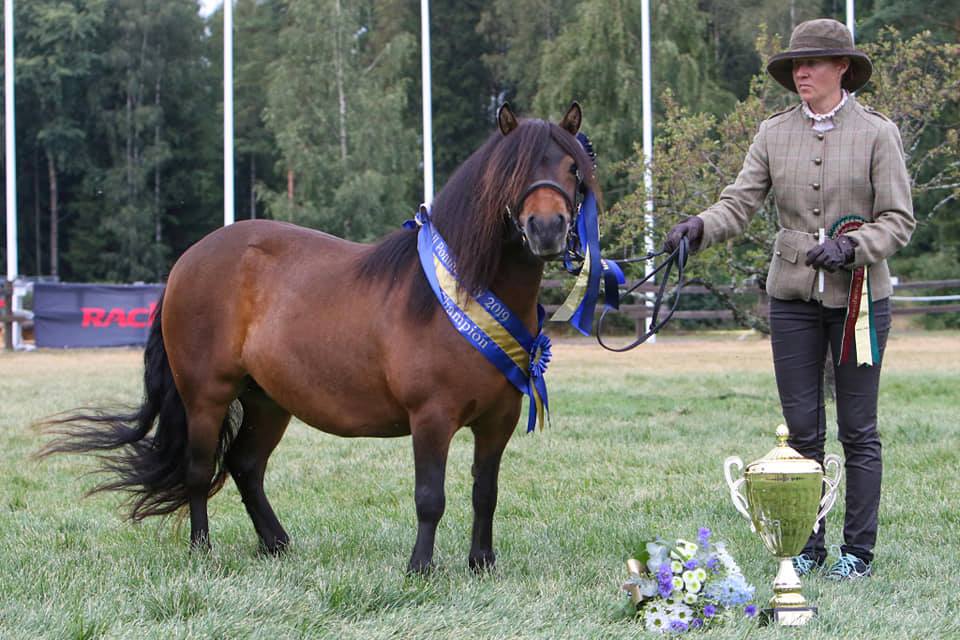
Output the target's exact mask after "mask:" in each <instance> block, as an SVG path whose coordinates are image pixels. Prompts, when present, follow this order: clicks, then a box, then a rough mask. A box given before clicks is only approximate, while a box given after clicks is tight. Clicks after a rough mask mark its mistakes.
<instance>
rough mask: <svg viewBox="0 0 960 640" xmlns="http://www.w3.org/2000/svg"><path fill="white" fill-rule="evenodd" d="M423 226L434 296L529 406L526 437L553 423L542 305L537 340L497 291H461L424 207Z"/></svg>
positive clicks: (420, 248) (420, 245) (421, 241)
mask: <svg viewBox="0 0 960 640" xmlns="http://www.w3.org/2000/svg"><path fill="white" fill-rule="evenodd" d="M404 226H406V227H408V228H413V227H414V226H419V231H418V234H419V235H418V236H417V252H418V254H419V256H420V265H421V266H422V267H423V272H424V274H425V275H426V277H427V281H428V282H429V283H430V288H431V289H433V294H434V295H435V296H436V297H437V300H438V301H439V302H440V306H441V307H442V308H443V310H444V312H445V313H446V314H447V318H448V319H449V320H450V322H451V323H452V324H453V326H454V328H455V329H456V330H457V331H458V332H459V333H460V335H461V336H463V338H464V339H465V340H466V341H467V342H469V343H470V345H471V346H472V347H473V348H474V349H476V350H477V351H479V352H480V353H481V354H482V355H483V356H484V357H485V358H486V359H487V360H488V361H489V362H490V363H491V364H492V365H493V366H495V367H496V368H497V370H499V371H500V373H502V374H503V375H504V376H505V377H506V378H507V380H509V381H510V383H511V384H513V386H515V387H516V388H517V389H519V390H520V392H521V393H523V394H525V395H526V396H527V397H528V398H529V400H530V403H529V404H530V409H529V413H528V417H527V432H528V433H529V432H530V431H533V430H534V429H535V427H536V426H537V425H538V424H539V425H540V428H541V429H543V424H544V418H546V417H549V410H550V409H549V403H548V400H547V384H546V380H545V379H544V373H545V372H546V370H547V365H548V364H549V362H550V338H548V337H547V336H546V335H545V334H544V333H543V317H544V311H543V307H541V306H539V305H537V335H536V336H532V335H530V332H529V331H528V330H527V328H526V326H524V324H523V322H521V321H520V319H519V318H517V316H516V314H514V313H513V312H512V311H511V310H510V309H509V308H508V307H507V305H506V304H504V302H503V301H502V300H501V299H500V298H498V297H497V296H496V295H495V294H494V293H493V292H492V291H489V290H486V291H483V292H481V293H480V294H479V295H476V296H469V295H466V296H465V295H460V294H459V292H458V291H457V276H456V273H457V266H456V259H455V256H454V255H453V254H452V253H451V252H450V248H449V247H448V246H447V243H446V242H445V241H444V240H443V238H442V237H440V234H439V233H438V232H437V230H436V229H435V228H434V227H433V224H431V222H430V215H429V212H428V211H427V209H426V207H421V208H420V211H419V213H417V216H416V219H415V222H408V223H404Z"/></svg>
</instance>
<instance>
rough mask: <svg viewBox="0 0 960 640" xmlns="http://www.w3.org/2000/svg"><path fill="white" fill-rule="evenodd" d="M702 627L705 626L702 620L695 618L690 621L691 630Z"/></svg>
mask: <svg viewBox="0 0 960 640" xmlns="http://www.w3.org/2000/svg"><path fill="white" fill-rule="evenodd" d="M702 626H703V620H701V619H700V618H694V619H693V620H691V621H690V628H691V629H699V628H700V627H702Z"/></svg>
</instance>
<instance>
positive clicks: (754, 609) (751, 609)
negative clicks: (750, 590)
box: [743, 604, 757, 618]
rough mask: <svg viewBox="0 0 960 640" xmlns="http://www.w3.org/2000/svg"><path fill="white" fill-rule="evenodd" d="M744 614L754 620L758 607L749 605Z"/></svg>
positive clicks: (744, 609)
mask: <svg viewBox="0 0 960 640" xmlns="http://www.w3.org/2000/svg"><path fill="white" fill-rule="evenodd" d="M743 612H744V613H745V614H747V617H748V618H752V617H753V616H755V615H757V605H755V604H748V605H747V606H745V607H744V608H743Z"/></svg>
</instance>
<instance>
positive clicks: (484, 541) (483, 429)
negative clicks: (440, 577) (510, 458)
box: [469, 415, 517, 572]
mask: <svg viewBox="0 0 960 640" xmlns="http://www.w3.org/2000/svg"><path fill="white" fill-rule="evenodd" d="M516 424H517V415H513V416H511V417H510V418H507V419H501V420H498V421H496V422H495V423H494V424H490V425H477V426H476V427H474V428H473V433H474V452H473V537H472V539H471V543H470V556H469V563H470V568H471V569H473V570H474V571H478V572H479V571H484V570H486V569H492V568H493V566H494V564H496V561H497V558H496V555H495V554H494V552H493V513H494V511H495V510H496V508H497V480H498V478H499V476H500V459H501V458H502V457H503V450H504V448H505V447H506V446H507V442H508V441H509V440H510V436H511V435H513V430H514V427H515V426H516Z"/></svg>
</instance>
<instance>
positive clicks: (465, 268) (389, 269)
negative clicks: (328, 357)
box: [359, 119, 598, 313]
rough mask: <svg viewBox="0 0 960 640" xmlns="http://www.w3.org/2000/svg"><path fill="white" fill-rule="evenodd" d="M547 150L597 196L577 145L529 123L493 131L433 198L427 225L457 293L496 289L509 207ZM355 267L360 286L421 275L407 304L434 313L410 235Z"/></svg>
mask: <svg viewBox="0 0 960 640" xmlns="http://www.w3.org/2000/svg"><path fill="white" fill-rule="evenodd" d="M551 144H556V145H558V146H559V147H560V148H561V149H563V151H564V153H566V154H567V155H569V156H571V157H572V158H573V159H574V162H576V164H577V167H578V168H579V169H580V172H581V174H582V175H583V180H584V182H585V183H586V185H587V186H588V187H589V188H590V189H591V190H593V191H594V192H597V191H598V189H597V184H596V177H595V176H594V172H593V161H592V160H591V158H590V156H589V155H587V152H586V151H585V150H584V149H583V147H582V146H581V145H580V143H579V142H578V141H577V139H576V138H575V137H574V136H573V135H571V134H570V133H569V132H568V131H566V130H565V129H562V128H561V127H559V126H557V125H555V124H553V123H550V122H546V121H544V120H534V119H530V120H522V121H521V122H520V126H518V127H517V128H516V129H515V130H514V131H512V132H511V133H510V134H508V135H503V134H501V133H500V132H499V131H496V132H494V133H493V134H492V135H491V136H490V137H489V138H488V139H487V141H486V142H485V143H484V144H483V145H482V146H481V147H480V148H479V149H477V150H476V151H474V152H473V154H471V155H470V157H469V158H467V160H466V161H465V162H464V163H463V164H462V165H460V167H459V168H458V169H457V170H456V171H455V172H454V174H453V176H452V177H451V178H450V180H449V181H448V182H447V183H446V185H444V187H443V189H442V190H441V191H440V193H438V194H437V196H436V198H435V199H434V201H433V203H432V205H431V213H430V215H431V220H432V221H433V223H434V225H435V227H436V229H437V231H438V232H439V233H440V235H441V236H442V237H443V239H444V240H446V242H447V245H448V246H449V247H450V250H451V252H452V253H453V255H454V256H455V258H456V261H457V278H458V281H459V284H460V288H461V290H462V291H464V292H467V293H471V294H476V293H479V292H480V291H483V290H484V289H487V288H488V287H489V286H490V284H491V283H492V282H493V279H494V277H495V276H496V273H497V269H498V268H499V266H500V258H501V253H502V247H503V244H504V241H505V240H506V239H507V238H508V236H509V228H508V226H507V224H508V220H507V207H510V209H511V210H514V209H515V208H516V207H517V206H518V204H519V201H520V198H521V196H523V194H524V192H525V191H526V189H527V187H528V186H530V184H532V183H533V182H534V174H535V172H536V170H537V169H538V167H539V165H540V163H541V161H542V160H543V157H544V155H545V154H546V152H547V149H548V148H549V146H550V145H551ZM514 213H515V214H516V211H514ZM415 265H416V268H414V266H415ZM359 268H360V275H361V277H362V278H364V279H379V278H390V279H392V280H394V281H396V280H398V279H399V278H401V277H402V276H405V275H406V276H410V275H411V272H414V273H416V274H418V275H421V277H419V278H416V280H417V282H415V283H414V286H413V288H412V290H411V296H410V301H409V302H410V305H411V307H412V310H414V311H416V312H418V313H423V312H425V311H426V312H428V313H429V312H430V310H432V309H433V308H434V306H435V305H434V304H433V293H432V292H431V291H430V288H429V286H428V284H427V281H426V279H425V278H424V277H422V274H421V272H420V269H419V261H418V259H417V232H416V231H415V230H408V229H402V230H398V231H395V232H393V233H392V234H390V235H388V236H387V237H386V238H384V239H383V240H381V241H380V242H378V243H377V244H376V245H375V246H374V247H373V249H372V250H371V251H370V252H369V253H368V254H366V255H365V256H364V257H363V259H362V260H361V262H360V265H359Z"/></svg>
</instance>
